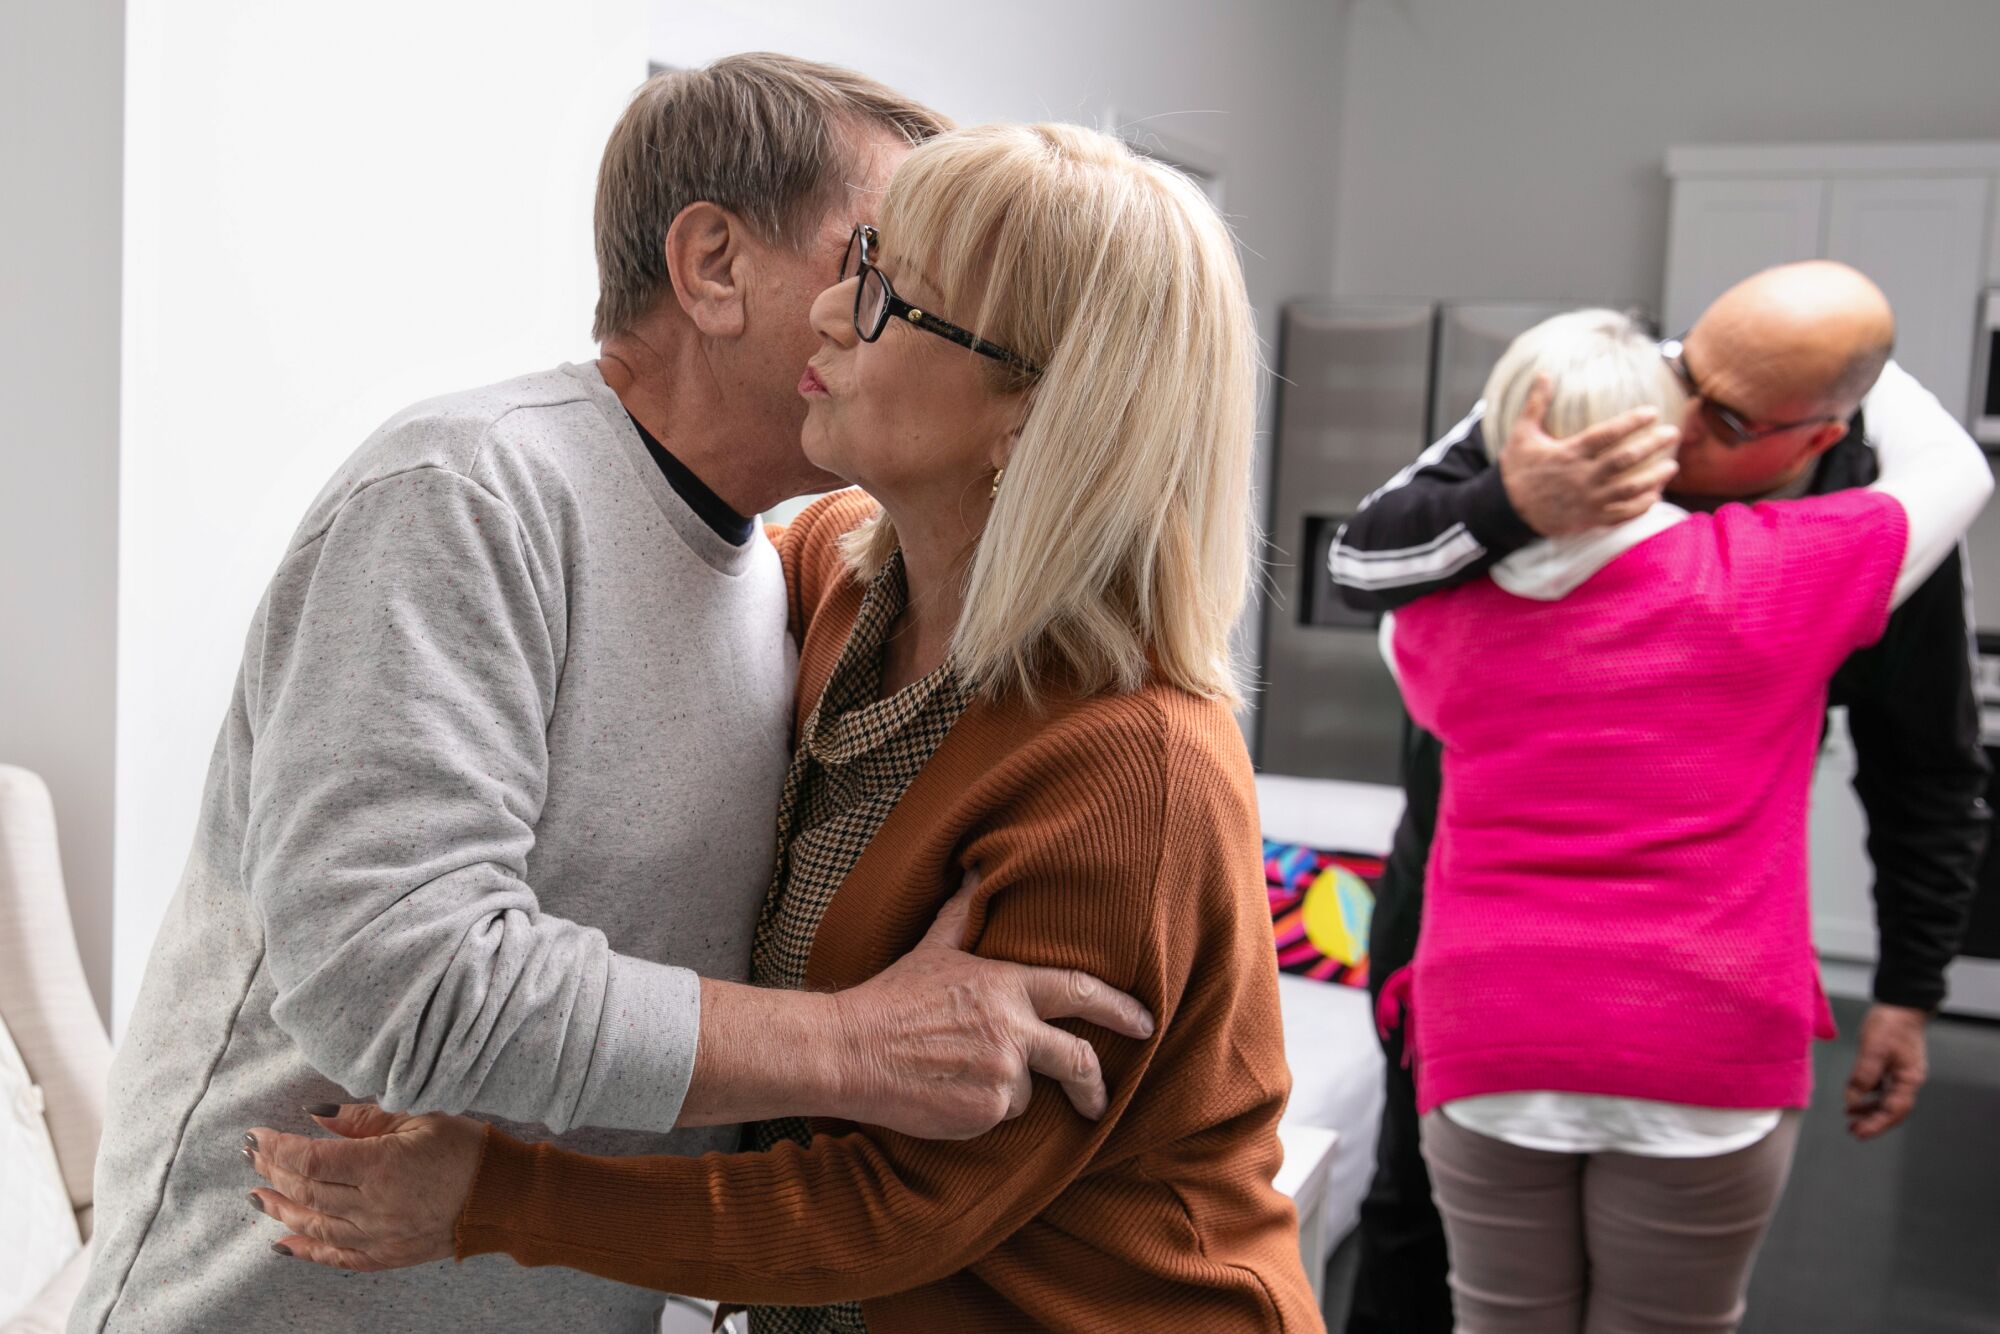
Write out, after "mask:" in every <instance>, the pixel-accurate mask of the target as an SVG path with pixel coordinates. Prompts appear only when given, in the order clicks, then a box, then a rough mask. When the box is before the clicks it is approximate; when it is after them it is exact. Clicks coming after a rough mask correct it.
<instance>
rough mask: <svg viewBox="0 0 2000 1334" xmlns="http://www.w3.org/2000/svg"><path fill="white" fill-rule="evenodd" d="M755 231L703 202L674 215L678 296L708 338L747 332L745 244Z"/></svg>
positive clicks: (672, 268) (670, 254)
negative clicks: (745, 316) (744, 304)
mask: <svg viewBox="0 0 2000 1334" xmlns="http://www.w3.org/2000/svg"><path fill="white" fill-rule="evenodd" d="M748 239H749V229H748V228H747V227H746V226H745V225H744V222H743V220H742V219H741V218H739V217H737V216H736V215H735V214H734V213H731V212H730V211H729V210H728V209H726V208H723V207H722V206H720V205H718V204H711V203H709V202H708V201H707V200H705V199H704V200H697V201H696V202H695V203H692V204H689V205H688V206H687V207H686V208H684V209H682V210H681V211H680V212H679V213H677V214H675V215H674V220H673V222H672V223H671V224H669V226H668V227H667V239H666V241H665V242H664V246H665V249H666V260H667V279H668V281H670V282H671V283H672V284H673V287H674V299H675V300H676V301H678V302H679V303H680V307H681V309H682V311H684V312H686V314H687V317H688V318H689V319H690V320H692V321H693V322H694V327H695V329H696V330H697V331H699V332H700V333H701V334H702V335H703V336H705V337H708V338H736V337H739V336H740V335H741V334H742V333H743V325H744V312H743V287H742V279H743V276H744V261H745V259H746V258H747V257H746V255H745V243H746V242H747V241H748Z"/></svg>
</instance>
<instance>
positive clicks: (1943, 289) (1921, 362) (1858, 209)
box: [1825, 176, 1993, 413]
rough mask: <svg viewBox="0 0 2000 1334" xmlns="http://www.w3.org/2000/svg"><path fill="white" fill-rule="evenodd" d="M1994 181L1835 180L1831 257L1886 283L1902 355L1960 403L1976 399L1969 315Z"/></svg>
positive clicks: (1928, 383) (1913, 370)
mask: <svg viewBox="0 0 2000 1334" xmlns="http://www.w3.org/2000/svg"><path fill="white" fill-rule="evenodd" d="M1992 188H1993V187H1992V183H1991V182H1990V181H1987V180H1983V179H1981V178H1979V177H1976V176H1904V177H1895V176H1888V177H1863V178H1858V179H1854V180H1841V181H1834V182H1833V183H1832V189H1831V191H1830V192H1829V195H1828V199H1827V211H1826V251H1825V253H1826V257H1827V258H1828V259H1837V260H1839V261H1841V262H1842V263H1843V264H1852V265H1853V266H1854V267H1855V268H1857V269H1860V270H1861V271H1862V272H1863V273H1865V274H1867V275H1868V276H1869V277H1870V278H1873V279H1874V280H1875V281H1876V282H1877V283H1878V284H1880V285H1881V288H1882V290H1883V292H1885V293H1887V294H1888V297H1889V304H1890V305H1892V306H1894V307H1895V309H1896V360H1897V361H1899V362H1901V363H1902V366H1903V369H1905V370H1907V371H1908V372H1909V373H1910V374H1912V375H1914V376H1916V377H1917V378H1918V379H1919V380H1921V381H1923V383H1924V387H1925V388H1927V389H1929V390H1930V391H1931V392H1932V393H1933V394H1936V395H1937V396H1938V399H1939V400H1940V401H1941V402H1943V403H1944V404H1945V405H1946V406H1947V407H1949V408H1951V409H1952V410H1953V411H1954V412H1960V413H1964V412H1969V411H1970V408H1971V403H1972V353H1973V341H1972V337H1973V324H1974V317H1975V316H1976V314H1977V311H1978V306H1979V292H1980V286H1981V283H1980V274H1981V272H1982V270H1983V269H1984V267H1985V261H1986V243H1987V237H1986V211H1987V207H1988V196H1989V195H1990V194H1991V193H1992Z"/></svg>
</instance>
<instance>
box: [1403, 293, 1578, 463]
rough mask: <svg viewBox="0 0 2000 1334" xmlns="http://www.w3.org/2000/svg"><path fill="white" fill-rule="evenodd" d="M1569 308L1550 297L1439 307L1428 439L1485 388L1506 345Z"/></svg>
mask: <svg viewBox="0 0 2000 1334" xmlns="http://www.w3.org/2000/svg"><path fill="white" fill-rule="evenodd" d="M1571 309H1574V307H1573V306H1569V305H1564V304H1560V303H1557V302H1551V301H1481V302H1461V303H1457V304H1447V305H1445V306H1443V307H1441V308H1440V309H1439V310H1438V339H1437V376H1436V378H1435V380H1434V382H1433V384H1432V386H1431V429H1430V435H1431V437H1432V438H1433V439H1435V438H1437V437H1438V436H1441V435H1443V434H1444V433H1445V432H1446V431H1448V430H1450V429H1451V428H1452V427H1453V426H1455V425H1457V423H1458V421H1459V419H1460V418H1462V417H1464V416H1465V414H1466V413H1468V412H1470V411H1472V405H1473V404H1475V403H1477V402H1478V401H1479V399H1480V396H1481V395H1482V394H1484V393H1485V392H1486V377H1487V376H1488V375H1489V374H1491V373H1492V370H1493V363H1494V362H1496V361H1498V360H1500V354H1501V353H1502V352H1505V351H1506V350H1507V345H1508V344H1509V343H1511V342H1513V341H1514V340H1515V339H1516V338H1518V337H1519V336H1520V335H1522V334H1524V333H1526V332H1527V331H1528V330H1529V329H1532V328H1534V327H1535V326H1536V325H1537V324H1540V323H1541V322H1542V321H1543V320H1545V319H1547V318H1548V317H1549V316H1551V315H1560V314H1561V313H1562V312H1563V311H1565V310H1571Z"/></svg>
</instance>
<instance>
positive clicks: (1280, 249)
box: [651, 0, 1348, 731]
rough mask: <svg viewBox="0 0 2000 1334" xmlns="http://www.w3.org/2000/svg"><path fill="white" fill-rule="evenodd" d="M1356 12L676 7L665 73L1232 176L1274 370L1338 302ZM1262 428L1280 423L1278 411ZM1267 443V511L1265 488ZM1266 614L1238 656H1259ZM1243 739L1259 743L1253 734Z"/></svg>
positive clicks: (1262, 446)
mask: <svg viewBox="0 0 2000 1334" xmlns="http://www.w3.org/2000/svg"><path fill="white" fill-rule="evenodd" d="M1347 3H1348V0H1237V3H1234V4H1228V5H1221V4H1214V3H1211V2H1210V0H1011V3H1008V4H1004V5H995V4H990V3H971V2H970V0H953V2H952V3H947V4H939V3H936V0H878V3H873V4H869V5H866V6H863V7H861V8H855V7H853V6H850V5H839V4H828V3H825V0H675V2H674V3H671V4H668V3H657V2H656V3H655V4H654V7H653V10H652V15H653V23H652V46H651V53H652V58H653V59H654V60H656V61H658V62H660V63H662V64H666V65H676V66H689V65H698V64H702V63H704V62H706V61H709V60H712V59H714V58H716V57H717V56H721V55H725V54H727V53H729V52H732V51H746V50H759V49H762V50H774V51H783V52H786V53H788V54H791V55H797V56H805V57H808V58H810V59H814V60H827V61H832V62H834V63H836V64H842V65H849V66H852V67H854V68H856V69H860V70H863V71H865V72H867V73H869V74H872V75H874V76H875V77H876V78H879V79H882V80H884V81H886V82H888V83H890V84H892V85H894V86H895V87H897V88H899V89H901V90H902V91H904V92H906V93H909V94H910V95H911V96H913V97H917V98H920V99H922V100H923V101H926V102H928V103H930V104H931V105H933V106H935V107H937V108H938V109H939V110H941V111H943V112H945V113H946V114H947V115H949V116H951V117H952V118H953V119H955V120H957V121H958V122H959V123H961V124H977V123H979V122H982V121H990V120H1064V121H1074V122H1079V123H1082V124H1086V125H1092V126H1097V127H1099V128H1105V127H1106V126H1107V117H1113V118H1115V120H1116V121H1117V122H1118V123H1120V124H1124V125H1131V126H1134V127H1136V128H1137V129H1138V130H1139V131H1140V132H1141V133H1142V134H1143V133H1144V132H1145V131H1147V130H1152V131H1153V132H1154V133H1155V135H1156V138H1157V144H1156V146H1157V147H1160V148H1164V149H1166V150H1167V151H1168V152H1169V154H1171V153H1173V152H1174V151H1176V150H1179V151H1181V152H1184V153H1185V152H1189V151H1191V152H1192V153H1193V154H1194V155H1195V156H1197V157H1199V158H1200V159H1202V160H1203V161H1204V163H1205V164H1213V165H1216V166H1219V167H1220V168H1221V170H1222V173H1223V178H1224V184H1223V201H1222V202H1223V211H1224V212H1225V213H1227V214H1228V215H1229V217H1230V220H1231V222H1232V224H1233V225H1234V227H1235V229H1236V235H1237V238H1238V240H1239V241H1240V242H1241V245H1242V254H1243V268H1244V279H1245V281H1246V283H1247V284H1248V286H1249V289H1250V298H1251V300H1252V301H1253V302H1254V303H1255V304H1256V307H1257V312H1258V318H1259V323H1260V327H1261V329H1262V332H1263V336H1264V340H1265V347H1266V356H1267V358H1268V359H1269V360H1271V361H1272V362H1273V363H1275V361H1276V349H1275V340H1276V337H1277V328H1278V318H1277V317H1278V309H1279V307H1280V305H1281V304H1282V303H1283V302H1284V301H1286V300H1288V299H1290V298H1292V297H1295V296H1302V295H1312V296H1317V295H1324V294H1325V293H1326V292H1327V291H1329V290H1330V283H1331V282H1332V265H1331V262H1330V261H1331V258H1332V256H1331V250H1330V237H1331V235H1332V231H1333V183H1334V173H1335V168H1336V165H1337V162H1336V159H1337V155H1338V149H1339V142H1338V137H1337V135H1336V134H1335V117H1336V113H1337V107H1338V102H1339V90H1340V86H1341V73H1340V69H1341V58H1340V33H1341V12H1342V10H1343V9H1344V8H1345V6H1346V4H1347ZM1265 419H1266V421H1267V422H1268V421H1269V414H1268V411H1267V413H1266V418H1265ZM1267 444H1268V441H1262V440H1260V442H1259V449H1258V473H1257V477H1258V485H1259V491H1260V494H1261V492H1262V489H1263V483H1264V479H1266V478H1267V477H1268V476H1269V452H1268V449H1267V448H1266V446H1267ZM1256 611H1257V609H1256V608H1252V611H1251V615H1250V616H1248V617H1246V619H1245V622H1244V626H1243V632H1242V635H1241V636H1240V639H1241V642H1242V643H1243V645H1244V646H1245V647H1246V649H1247V648H1248V647H1250V646H1252V645H1255V644H1256V643H1257V642H1258V639H1259V635H1258V622H1257V620H1256ZM1245 721H1246V731H1247V730H1249V726H1248V719H1247V718H1246V720H1245Z"/></svg>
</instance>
